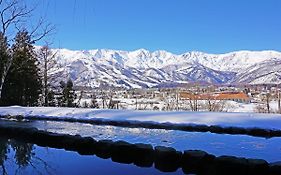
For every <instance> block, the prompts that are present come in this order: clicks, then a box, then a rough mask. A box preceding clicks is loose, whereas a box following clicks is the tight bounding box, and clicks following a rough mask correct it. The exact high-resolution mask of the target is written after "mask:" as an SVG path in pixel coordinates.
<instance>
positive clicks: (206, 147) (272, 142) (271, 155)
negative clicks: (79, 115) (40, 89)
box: [0, 121, 281, 162]
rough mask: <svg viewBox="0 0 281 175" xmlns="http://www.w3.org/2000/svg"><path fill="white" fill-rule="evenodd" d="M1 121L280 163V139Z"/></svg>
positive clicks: (100, 137) (81, 124)
mask: <svg viewBox="0 0 281 175" xmlns="http://www.w3.org/2000/svg"><path fill="white" fill-rule="evenodd" d="M2 122H4V123H5V124H6V125H7V123H9V124H11V125H20V126H27V127H36V128H38V129H40V130H45V131H49V132H55V133H64V134H72V135H75V134H79V135H81V136H90V137H93V138H94V139H96V140H102V139H111V140H114V141H116V140H124V141H127V142H130V143H147V144H152V145H153V146H160V145H161V146H170V147H173V148H175V149H177V150H180V151H184V150H192V149H199V150H203V151H206V152H208V153H210V154H214V155H216V156H221V155H231V156H238V157H246V158H258V159H264V160H267V161H268V162H276V161H280V160H281V138H280V137H275V138H270V139H265V138H260V137H253V136H247V135H229V134H214V133H209V132H205V133H204V132H185V131H175V130H163V129H146V128H123V127H115V126H99V125H91V124H83V123H70V122H56V121H26V122H11V121H8V122H7V121H2ZM0 124H1V121H0Z"/></svg>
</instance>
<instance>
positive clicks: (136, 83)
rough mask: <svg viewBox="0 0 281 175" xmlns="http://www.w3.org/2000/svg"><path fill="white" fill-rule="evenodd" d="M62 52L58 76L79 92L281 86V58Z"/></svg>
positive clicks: (277, 54)
mask: <svg viewBox="0 0 281 175" xmlns="http://www.w3.org/2000/svg"><path fill="white" fill-rule="evenodd" d="M54 51H58V54H57V57H56V61H57V63H58V69H57V70H56V72H55V74H56V76H57V77H58V82H59V81H60V80H65V79H66V78H67V77H70V78H71V79H73V80H74V82H75V85H78V86H90V87H99V86H112V87H125V88H142V87H153V86H158V85H161V84H169V83H176V82H180V83H190V82H201V83H215V84H222V83H252V84H262V83H277V82H278V83H280V82H281V81H280V74H281V73H280V71H279V70H281V69H280V68H281V64H280V63H281V53H280V52H276V51H238V52H231V53H226V54H207V53H203V52H188V53H185V54H181V55H176V54H172V53H170V52H167V51H163V50H159V51H155V52H150V51H148V50H145V49H139V50H136V51H131V52H129V51H120V50H109V49H97V50H88V51H72V50H67V49H54Z"/></svg>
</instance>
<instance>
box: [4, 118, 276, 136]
mask: <svg viewBox="0 0 281 175" xmlns="http://www.w3.org/2000/svg"><path fill="white" fill-rule="evenodd" d="M0 118H2V119H17V120H18V119H28V120H41V121H63V122H71V123H76V122H77V123H85V124H93V125H109V126H117V127H126V128H147V129H165V130H179V131H188V132H211V133H215V134H231V135H248V136H254V137H262V138H272V137H281V130H277V129H264V128H258V127H253V128H243V127H235V126H219V125H201V124H187V123H185V124H176V123H169V122H167V123H157V122H150V121H128V120H123V121H122V120H109V119H102V118H90V119H81V118H70V117H55V116H52V117H50V116H32V115H29V116H22V115H16V116H10V115H0Z"/></svg>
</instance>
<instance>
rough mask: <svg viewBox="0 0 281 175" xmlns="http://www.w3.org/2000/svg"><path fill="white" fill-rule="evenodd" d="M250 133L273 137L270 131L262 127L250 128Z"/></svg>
mask: <svg viewBox="0 0 281 175" xmlns="http://www.w3.org/2000/svg"><path fill="white" fill-rule="evenodd" d="M248 134H249V135H252V136H260V137H271V136H270V131H268V130H265V129H260V128H251V129H248Z"/></svg>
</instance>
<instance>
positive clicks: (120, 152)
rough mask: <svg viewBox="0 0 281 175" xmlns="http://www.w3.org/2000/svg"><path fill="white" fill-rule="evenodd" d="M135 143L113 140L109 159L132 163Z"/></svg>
mask: <svg viewBox="0 0 281 175" xmlns="http://www.w3.org/2000/svg"><path fill="white" fill-rule="evenodd" d="M134 154H135V145H133V144H130V143H128V142H125V141H117V142H114V143H113V145H112V148H111V159H112V161H114V162H119V163H126V164H130V163H133V161H134V157H135V155H134Z"/></svg>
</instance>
